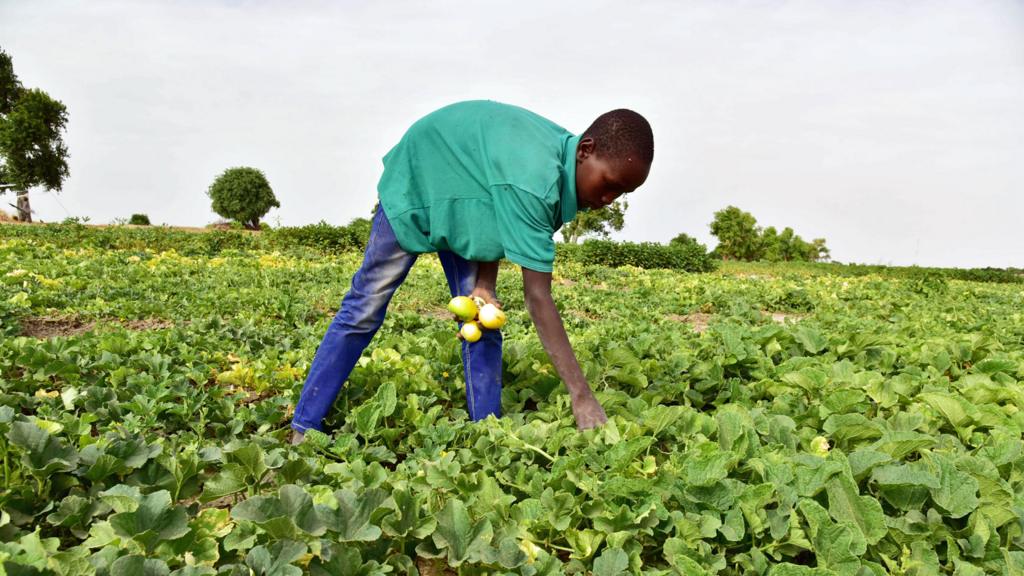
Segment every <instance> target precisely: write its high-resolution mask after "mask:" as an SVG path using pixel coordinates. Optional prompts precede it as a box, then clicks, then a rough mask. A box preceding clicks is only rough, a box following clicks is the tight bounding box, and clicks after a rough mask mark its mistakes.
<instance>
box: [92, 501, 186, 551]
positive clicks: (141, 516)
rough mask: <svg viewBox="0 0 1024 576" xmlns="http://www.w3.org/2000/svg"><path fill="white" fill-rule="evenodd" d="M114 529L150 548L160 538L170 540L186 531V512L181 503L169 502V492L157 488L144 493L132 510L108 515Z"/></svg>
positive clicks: (121, 534)
mask: <svg viewBox="0 0 1024 576" xmlns="http://www.w3.org/2000/svg"><path fill="white" fill-rule="evenodd" d="M109 521H110V525H111V527H113V529H114V532H116V533H117V534H118V535H119V536H121V537H123V538H131V539H134V540H135V541H136V542H139V543H140V544H142V545H143V546H144V547H145V548H146V550H152V549H153V548H154V547H155V546H156V545H157V544H158V543H159V542H160V541H161V540H173V539H175V538H180V537H182V536H184V535H185V534H188V532H189V530H190V528H189V527H188V513H187V512H186V511H185V507H184V506H173V507H172V506H171V495H170V493H169V492H167V490H159V491H157V492H153V493H152V494H147V495H145V496H143V497H142V498H141V499H140V501H139V507H138V508H137V509H135V511H133V512H120V513H117V514H113V515H111V516H110V520H109Z"/></svg>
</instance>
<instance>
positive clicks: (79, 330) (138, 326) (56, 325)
mask: <svg viewBox="0 0 1024 576" xmlns="http://www.w3.org/2000/svg"><path fill="white" fill-rule="evenodd" d="M110 322H114V323H116V324H120V325H121V326H124V327H125V328H127V329H128V330H132V331H134V332H141V331H144V330H161V329H164V328H172V327H173V326H174V322H172V321H170V320H164V319H162V318H143V319H140V320H110ZM19 323H20V324H21V335H22V336H28V337H29V338H39V339H41V340H45V339H47V338H53V337H55V336H60V337H68V336H77V335H79V334H84V333H86V332H91V331H92V330H93V329H95V328H96V326H97V323H96V321H93V320H85V319H82V318H78V317H75V316H67V317H51V316H29V317H27V318H22V319H21V320H20V321H19Z"/></svg>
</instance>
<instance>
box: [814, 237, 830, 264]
mask: <svg viewBox="0 0 1024 576" xmlns="http://www.w3.org/2000/svg"><path fill="white" fill-rule="evenodd" d="M831 258H832V253H831V252H829V250H828V246H825V239H824V238H815V239H813V240H811V261H812V262H826V261H828V260H830V259H831Z"/></svg>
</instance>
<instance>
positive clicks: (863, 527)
mask: <svg viewBox="0 0 1024 576" xmlns="http://www.w3.org/2000/svg"><path fill="white" fill-rule="evenodd" d="M825 491H826V493H827V494H828V512H829V514H830V515H831V516H832V517H833V518H835V519H836V521H837V522H849V523H851V524H853V525H855V526H856V527H857V529H858V530H860V532H861V534H863V535H864V539H865V540H866V541H867V543H868V544H875V543H876V542H878V541H879V540H881V539H882V537H883V536H885V533H886V527H885V514H884V513H883V512H882V505H881V504H879V503H878V500H875V499H874V498H873V497H871V496H861V495H860V492H859V491H858V490H857V485H856V484H854V482H853V480H850V479H849V478H848V477H846V476H845V475H839V476H834V477H833V478H832V479H831V480H829V481H828V483H827V484H826V485H825Z"/></svg>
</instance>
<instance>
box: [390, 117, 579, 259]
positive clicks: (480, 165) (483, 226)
mask: <svg viewBox="0 0 1024 576" xmlns="http://www.w3.org/2000/svg"><path fill="white" fill-rule="evenodd" d="M579 140H580V137H579V136H573V135H572V134H570V133H569V132H568V131H566V130H565V129H564V128H562V127H560V126H558V125H557V124H554V123H553V122H551V121H549V120H547V119H545V118H543V117H541V116H538V115H537V114H534V113H533V112H530V111H529V110H525V109H523V108H519V107H517V106H510V105H508V104H501V103H498V102H491V101H470V102H459V103H456V104H452V105H450V106H446V107H444V108H441V109H440V110H437V111H436V112H432V113H430V114H428V115H427V116H424V117H423V118H421V119H420V120H418V121H416V123H415V124H413V125H412V127H410V128H409V130H408V131H407V132H406V133H405V135H404V136H403V137H402V140H401V141H400V142H399V143H398V144H397V145H396V146H395V147H394V148H392V149H391V151H390V152H388V153H387V155H385V156H384V174H383V175H382V176H381V179H380V183H379V184H378V185H377V192H378V194H379V196H380V203H381V207H382V208H383V209H384V213H385V214H386V215H387V217H388V220H389V221H390V222H391V227H392V228H393V229H394V231H395V236H396V237H397V239H398V244H399V245H400V246H401V247H402V248H403V249H404V250H406V251H407V252H413V253H423V252H434V251H438V250H449V251H452V252H454V253H456V254H458V255H459V256H462V257H463V258H466V259H467V260H477V261H483V262H491V261H496V260H500V259H501V258H507V259H508V260H510V261H512V262H514V263H516V264H519V265H520V266H523V267H525V268H529V269H531V270H537V271H539V272H551V270H552V264H553V263H554V260H555V241H554V238H553V235H554V233H555V231H556V230H558V229H559V228H560V227H561V226H562V224H564V223H567V222H571V221H572V220H573V218H575V217H576V144H577V143H578V142H579Z"/></svg>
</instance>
